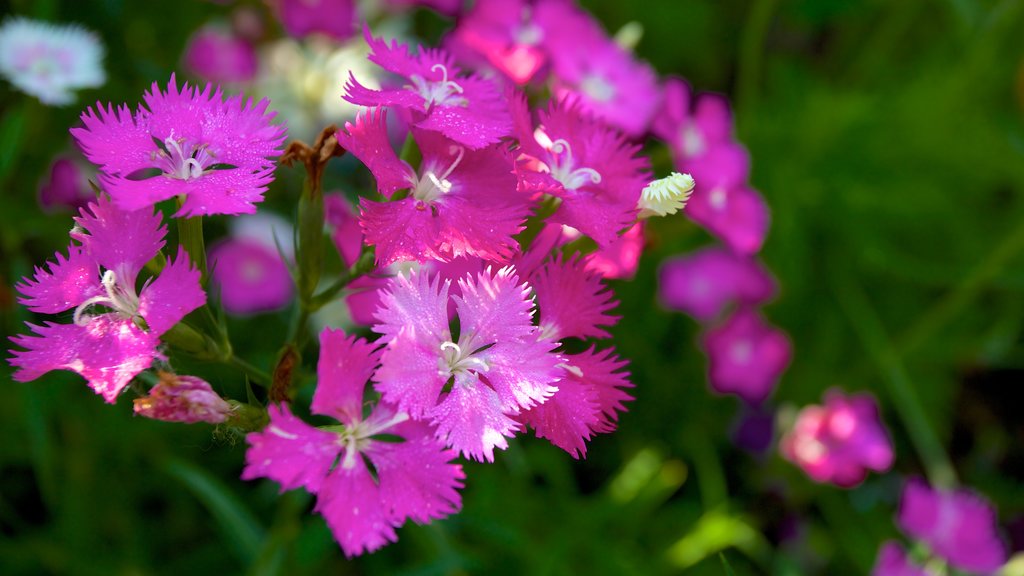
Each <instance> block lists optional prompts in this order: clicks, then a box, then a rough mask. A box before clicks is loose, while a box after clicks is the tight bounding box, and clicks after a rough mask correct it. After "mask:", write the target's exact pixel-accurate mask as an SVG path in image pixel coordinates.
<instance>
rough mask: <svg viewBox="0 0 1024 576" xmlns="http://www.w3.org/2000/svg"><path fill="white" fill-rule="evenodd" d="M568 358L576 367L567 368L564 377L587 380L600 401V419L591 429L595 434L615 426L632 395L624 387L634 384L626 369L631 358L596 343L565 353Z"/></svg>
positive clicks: (595, 399) (612, 428) (592, 393)
mask: <svg viewBox="0 0 1024 576" xmlns="http://www.w3.org/2000/svg"><path fill="white" fill-rule="evenodd" d="M565 362H566V364H568V365H570V366H572V367H573V368H575V370H566V375H565V377H566V378H567V379H570V380H576V381H579V382H582V383H584V384H586V385H587V386H588V387H589V388H590V397H591V398H592V400H593V401H594V403H595V404H596V405H597V409H598V412H599V419H598V422H597V424H595V425H593V426H592V427H591V430H592V431H593V432H594V433H596V434H603V433H606V432H611V431H612V430H614V429H615V423H616V422H617V421H618V419H619V413H620V412H625V411H626V407H625V406H624V405H623V403H624V402H628V401H630V400H632V399H633V397H632V396H630V395H629V394H627V393H626V391H625V389H626V388H632V387H633V384H632V383H631V382H630V381H629V372H627V371H626V370H625V368H626V366H627V365H628V362H626V361H625V360H622V359H620V358H619V357H618V356H616V355H615V350H614V349H613V348H607V349H605V350H600V351H597V350H595V348H594V346H591V347H590V349H589V350H586V351H585V352H581V353H579V354H569V355H566V357H565ZM577 371H578V372H579V373H576V372H577ZM561 384H562V383H561V382H560V383H559V386H561Z"/></svg>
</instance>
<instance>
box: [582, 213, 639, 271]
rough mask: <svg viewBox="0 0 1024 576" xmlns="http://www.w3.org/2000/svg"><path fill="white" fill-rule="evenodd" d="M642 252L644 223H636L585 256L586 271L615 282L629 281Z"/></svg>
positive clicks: (637, 266)
mask: <svg viewBox="0 0 1024 576" xmlns="http://www.w3.org/2000/svg"><path fill="white" fill-rule="evenodd" d="M643 252H644V223H643V222H637V223H636V224H633V226H631V227H630V228H629V229H627V230H626V231H625V232H623V233H622V235H620V236H619V237H618V238H615V239H614V240H612V241H611V243H610V244H608V245H607V246H604V247H599V248H598V249H597V250H595V251H593V252H591V253H590V254H587V258H586V260H587V270H593V271H594V272H597V273H598V274H600V275H601V276H603V277H605V278H608V279H615V280H619V279H621V280H631V279H632V278H633V277H634V276H636V271H637V268H639V267H640V256H641V255H642V254H643Z"/></svg>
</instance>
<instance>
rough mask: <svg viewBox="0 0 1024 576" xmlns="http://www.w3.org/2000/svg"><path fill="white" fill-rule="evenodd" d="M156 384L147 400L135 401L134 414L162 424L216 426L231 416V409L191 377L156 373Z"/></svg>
mask: <svg viewBox="0 0 1024 576" xmlns="http://www.w3.org/2000/svg"><path fill="white" fill-rule="evenodd" d="M159 376H160V382H158V383H157V385H156V386H154V387H153V388H152V389H151V390H150V391H149V396H146V397H145V398H136V399H135V413H136V414H139V415H140V416H145V417H146V418H152V419H154V420H163V421H165V422H186V423H189V424H191V423H195V422H210V423H211V424H219V423H221V422H223V421H225V420H226V419H227V417H228V415H229V414H230V413H231V405H229V404H228V403H227V402H225V401H224V399H223V398H221V397H220V396H218V395H217V393H216V392H214V391H213V389H212V388H210V384H209V383H208V382H206V381H205V380H202V379H201V378H196V377H195V376H178V375H175V374H171V373H170V372H160V373H159Z"/></svg>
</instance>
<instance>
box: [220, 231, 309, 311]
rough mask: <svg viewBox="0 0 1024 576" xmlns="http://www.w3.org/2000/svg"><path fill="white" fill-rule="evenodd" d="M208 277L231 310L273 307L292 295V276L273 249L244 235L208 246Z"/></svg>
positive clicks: (259, 309) (276, 306) (265, 309)
mask: <svg viewBox="0 0 1024 576" xmlns="http://www.w3.org/2000/svg"><path fill="white" fill-rule="evenodd" d="M210 279H211V280H212V281H213V283H214V285H215V286H216V287H217V288H218V289H219V290H220V297H221V303H222V304H223V305H224V309H225V310H227V311H228V312H231V313H232V314H251V313H253V312H264V311H267V310H275V309H277V308H281V307H283V306H285V305H286V304H288V302H289V301H290V300H291V298H292V292H293V284H292V277H291V274H290V273H289V271H288V265H287V264H286V263H285V261H284V260H283V259H282V258H281V254H279V253H278V252H277V250H276V249H274V248H271V247H268V246H266V245H264V244H263V243H261V242H258V241H255V240H252V239H246V238H230V239H227V240H224V241H223V242H220V243H219V244H216V245H215V246H213V247H212V248H210Z"/></svg>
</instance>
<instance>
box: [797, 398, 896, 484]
mask: <svg viewBox="0 0 1024 576" xmlns="http://www.w3.org/2000/svg"><path fill="white" fill-rule="evenodd" d="M779 449H780V451H781V452H782V455H783V457H785V458H786V459H787V460H789V461H790V462H792V463H794V464H796V465H797V466H799V467H800V468H802V469H803V471H804V472H806V473H807V475H808V476H810V477H811V479H813V480H814V481H815V482H831V483H833V484H836V485H838V486H841V487H844V488H849V487H851V486H855V485H857V484H859V483H860V482H861V481H863V480H864V477H865V476H866V475H867V472H868V470H874V471H876V472H884V471H886V470H888V469H889V467H890V466H892V460H893V450H892V442H890V441H889V438H888V436H887V435H886V433H885V428H884V426H883V425H882V422H881V419H880V418H879V415H878V405H877V404H876V403H875V399H874V397H873V396H871V395H870V394H867V393H861V394H852V395H850V396H846V395H845V394H843V393H842V392H841V391H840V390H835V389H834V390H829V391H828V392H827V393H826V394H825V403H824V406H807V407H805V408H804V409H803V410H801V411H800V414H799V415H798V416H797V420H796V423H795V424H794V425H793V428H792V429H791V430H790V431H789V432H788V433H786V435H785V436H783V438H782V441H781V443H780V445H779Z"/></svg>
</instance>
